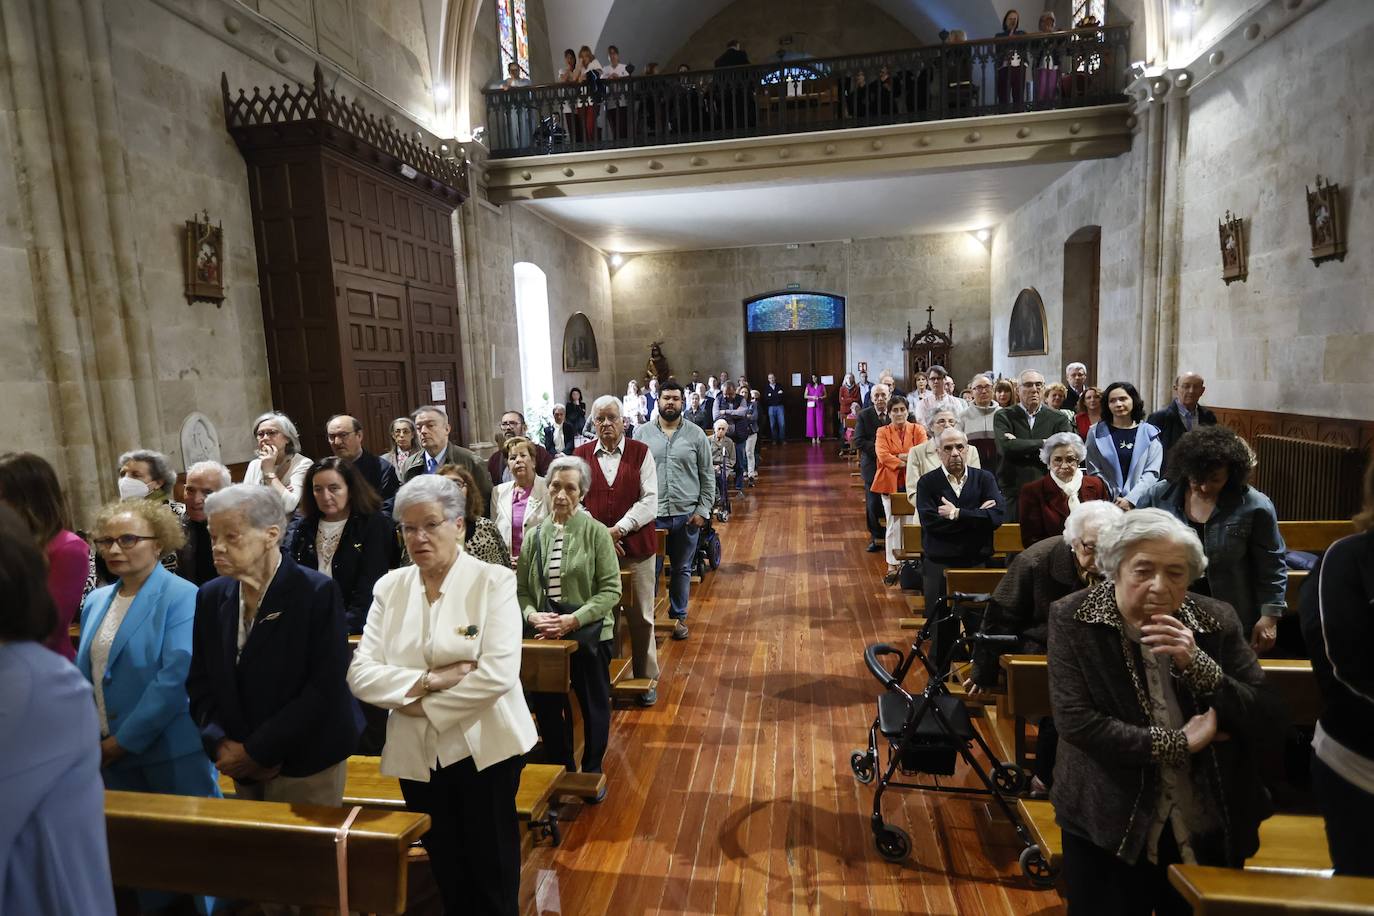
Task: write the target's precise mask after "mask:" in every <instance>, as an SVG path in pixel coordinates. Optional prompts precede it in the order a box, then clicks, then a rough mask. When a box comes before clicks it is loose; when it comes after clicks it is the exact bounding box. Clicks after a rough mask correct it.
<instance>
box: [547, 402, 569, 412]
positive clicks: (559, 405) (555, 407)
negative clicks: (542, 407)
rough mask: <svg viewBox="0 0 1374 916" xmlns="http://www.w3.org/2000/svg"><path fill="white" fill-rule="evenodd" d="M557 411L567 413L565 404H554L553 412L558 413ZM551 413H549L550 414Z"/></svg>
mask: <svg viewBox="0 0 1374 916" xmlns="http://www.w3.org/2000/svg"><path fill="white" fill-rule="evenodd" d="M558 410H561V411H563V412H564V413H567V412H568V408H567V405H565V404H555V405H553V411H558ZM553 411H550V413H552V412H553Z"/></svg>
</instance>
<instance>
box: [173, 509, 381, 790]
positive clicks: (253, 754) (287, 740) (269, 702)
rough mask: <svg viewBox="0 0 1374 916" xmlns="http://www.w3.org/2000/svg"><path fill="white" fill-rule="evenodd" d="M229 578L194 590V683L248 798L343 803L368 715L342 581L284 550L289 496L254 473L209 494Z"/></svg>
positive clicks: (214, 747)
mask: <svg viewBox="0 0 1374 916" xmlns="http://www.w3.org/2000/svg"><path fill="white" fill-rule="evenodd" d="M205 510H206V514H207V516H208V518H209V525H210V536H211V538H212V540H213V542H214V545H215V547H214V556H215V568H216V569H217V570H218V571H219V573H220V577H219V578H217V579H213V580H211V581H210V582H208V583H206V584H205V585H203V586H202V587H201V589H200V593H199V594H198V595H197V596H196V619H195V624H194V627H193V630H192V635H191V644H192V652H191V671H190V673H189V675H188V676H187V678H186V692H187V695H188V696H189V698H190V701H191V717H192V719H194V720H195V722H196V725H197V726H199V728H200V734H201V742H202V744H203V745H204V747H205V753H206V754H208V755H209V756H210V759H211V760H213V761H214V762H215V766H216V768H217V769H219V771H220V772H221V773H224V774H226V775H228V776H230V777H232V778H233V780H234V785H235V789H236V790H237V793H238V797H239V798H247V799H253V800H256V801H282V802H293V803H300V804H313V805H332V806H336V807H337V806H338V805H339V804H341V803H342V800H343V789H344V779H345V777H346V775H347V770H348V764H347V761H348V757H349V755H351V754H352V753H353V751H354V749H355V748H356V747H357V745H358V734H359V732H360V731H361V729H362V716H361V715H360V713H359V711H358V704H357V702H356V701H354V699H353V695H352V694H351V693H350V692H349V689H348V682H347V674H348V665H349V662H350V660H351V658H352V652H351V650H350V649H349V646H348V628H347V626H346V625H345V623H344V609H343V600H342V599H341V597H340V594H339V588H338V586H337V585H335V584H334V582H333V580H331V579H330V578H329V577H328V576H325V575H322V574H321V573H318V572H316V571H315V570H313V569H306V568H305V567H303V566H300V565H298V564H297V563H296V562H295V561H294V560H292V559H291V558H290V557H288V556H286V555H285V554H283V553H282V551H281V538H282V529H283V525H284V523H285V518H284V517H283V515H282V507H281V500H280V499H279V498H278V497H277V495H276V494H275V493H273V492H272V491H270V490H268V489H266V488H265V487H259V486H255V485H252V484H238V485H236V486H232V487H227V488H225V489H223V490H221V491H220V492H218V493H215V494H213V495H212V496H210V497H209V498H208V499H207V500H206V502H205Z"/></svg>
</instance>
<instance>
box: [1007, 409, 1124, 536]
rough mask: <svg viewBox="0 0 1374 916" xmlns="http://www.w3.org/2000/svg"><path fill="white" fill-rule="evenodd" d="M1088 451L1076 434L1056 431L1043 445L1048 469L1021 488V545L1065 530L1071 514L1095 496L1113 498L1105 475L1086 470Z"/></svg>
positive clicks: (1041, 454) (1041, 456)
mask: <svg viewBox="0 0 1374 916" xmlns="http://www.w3.org/2000/svg"><path fill="white" fill-rule="evenodd" d="M1087 454H1088V450H1087V448H1086V447H1085V446H1084V445H1083V440H1082V439H1080V438H1078V436H1076V435H1074V434H1073V433H1055V434H1054V435H1053V436H1050V437H1049V438H1048V439H1046V440H1045V444H1044V445H1042V446H1041V447H1040V460H1041V461H1042V462H1044V464H1045V467H1047V468H1049V472H1048V473H1047V474H1046V475H1045V476H1044V477H1041V478H1040V479H1039V480H1033V481H1031V482H1030V483H1028V484H1026V485H1025V486H1023V487H1022V488H1021V496H1020V500H1019V505H1020V512H1021V546H1022V547H1029V546H1030V545H1032V544H1034V543H1036V542H1037V541H1043V540H1045V539H1046V538H1052V537H1058V536H1059V535H1061V534H1063V533H1064V523H1065V522H1066V521H1067V520H1068V518H1069V513H1070V512H1072V511H1073V510H1074V509H1076V508H1078V507H1079V506H1080V505H1082V504H1083V503H1085V502H1089V501H1091V500H1094V499H1111V494H1110V493H1109V492H1108V491H1107V485H1106V484H1105V483H1103V482H1102V478H1100V477H1093V476H1090V475H1087V474H1084V473H1083V470H1082V468H1081V465H1082V463H1083V459H1084V457H1085V456H1086V455H1087Z"/></svg>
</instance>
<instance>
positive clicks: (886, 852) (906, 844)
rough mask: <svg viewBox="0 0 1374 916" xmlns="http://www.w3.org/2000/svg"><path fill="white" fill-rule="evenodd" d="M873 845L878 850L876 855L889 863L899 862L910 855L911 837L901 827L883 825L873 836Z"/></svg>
mask: <svg viewBox="0 0 1374 916" xmlns="http://www.w3.org/2000/svg"><path fill="white" fill-rule="evenodd" d="M873 845H875V846H876V847H877V848H878V855H880V856H882V857H883V858H884V859H887V861H889V862H900V861H902V860H903V859H905V858H906V857H907V856H908V855H909V854H910V853H911V837H910V836H909V835H908V834H907V832H906V831H905V830H903V829H902V828H901V827H893V826H892V825H891V824H884V825H883V827H882V829H881V830H880V831H878V832H877V833H875V834H874V835H873Z"/></svg>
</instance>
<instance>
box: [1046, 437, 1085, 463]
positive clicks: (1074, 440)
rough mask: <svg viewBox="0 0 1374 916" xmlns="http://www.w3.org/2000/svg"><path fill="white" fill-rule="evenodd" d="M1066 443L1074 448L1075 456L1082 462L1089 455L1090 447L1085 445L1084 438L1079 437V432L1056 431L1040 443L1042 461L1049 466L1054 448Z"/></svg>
mask: <svg viewBox="0 0 1374 916" xmlns="http://www.w3.org/2000/svg"><path fill="white" fill-rule="evenodd" d="M1065 445H1067V446H1068V447H1069V448H1071V449H1073V456H1074V457H1075V458H1077V459H1078V461H1079V463H1080V464H1081V463H1082V462H1083V459H1084V458H1087V457H1088V449H1087V448H1086V447H1085V446H1084V445H1083V440H1082V439H1080V438H1078V433H1055V434H1054V435H1053V436H1050V437H1049V438H1048V439H1046V440H1045V441H1044V442H1042V443H1040V463H1041V464H1043V465H1044V466H1045V467H1049V466H1050V456H1051V455H1053V454H1054V450H1055V449H1057V448H1060V447H1062V446H1065Z"/></svg>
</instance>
